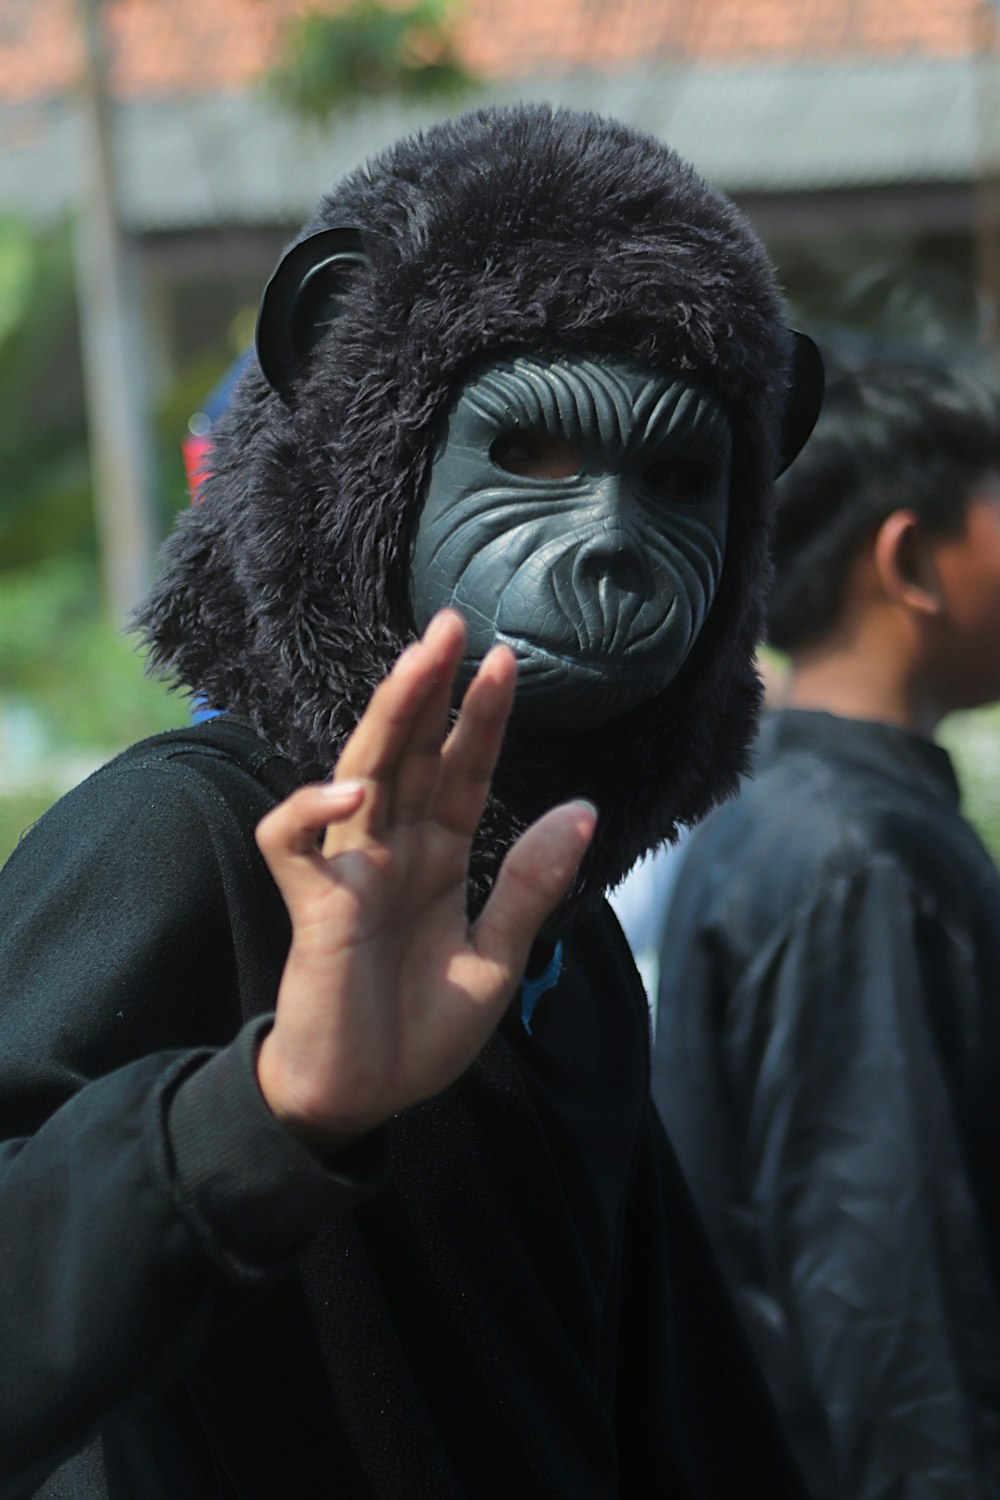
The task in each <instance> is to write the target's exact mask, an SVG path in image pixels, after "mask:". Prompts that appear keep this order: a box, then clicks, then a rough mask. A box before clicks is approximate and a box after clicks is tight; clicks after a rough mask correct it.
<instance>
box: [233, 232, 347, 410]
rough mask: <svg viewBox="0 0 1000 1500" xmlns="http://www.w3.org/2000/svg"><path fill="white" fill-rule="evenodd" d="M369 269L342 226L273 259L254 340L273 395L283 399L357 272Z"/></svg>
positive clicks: (328, 324)
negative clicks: (275, 262) (275, 393)
mask: <svg viewBox="0 0 1000 1500" xmlns="http://www.w3.org/2000/svg"><path fill="white" fill-rule="evenodd" d="M370 268H371V260H370V259H369V257H368V255H367V254H366V252H365V247H364V245H363V243H362V240H361V234H360V232H359V231H358V230H357V229H346V228H345V229H322V230H320V232H319V233H318V234H311V235H310V236H309V238H308V239H307V240H301V241H300V242H299V244H297V245H293V246H292V248H291V250H289V252H288V254H287V255H286V256H285V257H284V259H283V260H281V261H279V263H278V266H277V269H276V270H275V272H274V275H273V276H272V277H271V279H270V281H269V282H268V283H267V286H266V287H265V288H264V296H263V299H262V301H261V304H260V312H259V313H258V314H257V339H256V342H257V359H258V361H259V363H260V367H261V369H262V370H263V372H264V378H265V380H266V381H267V383H268V385H270V386H271V387H272V389H274V390H276V391H277V392H278V393H279V395H282V396H287V394H288V392H289V390H290V388H291V386H292V383H293V381H294V380H295V379H296V377H297V376H299V375H300V374H301V373H302V369H303V367H304V365H305V364H306V362H307V360H308V358H309V355H310V354H311V352H312V350H313V349H314V347H315V346H316V344H317V343H318V342H319V340H320V339H321V338H322V336H323V334H324V333H325V332H326V330H327V328H328V327H329V326H330V324H331V323H333V322H334V321H335V320H336V319H337V318H338V317H339V316H340V313H341V311H342V310H343V302H344V299H345V298H346V297H347V295H348V294H349V292H350V290H351V287H352V286H353V285H354V282H355V281H356V280H357V278H358V276H359V274H360V273H361V272H363V271H366V270H369V269H370Z"/></svg>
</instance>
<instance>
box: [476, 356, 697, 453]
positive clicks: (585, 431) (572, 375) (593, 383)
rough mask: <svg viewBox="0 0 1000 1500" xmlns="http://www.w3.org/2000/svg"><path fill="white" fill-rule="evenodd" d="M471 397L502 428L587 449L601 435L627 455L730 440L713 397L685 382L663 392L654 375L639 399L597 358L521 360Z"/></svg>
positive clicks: (504, 366)
mask: <svg viewBox="0 0 1000 1500" xmlns="http://www.w3.org/2000/svg"><path fill="white" fill-rule="evenodd" d="M463 399H464V400H465V401H466V402H467V403H468V405H469V406H470V407H471V408H472V410H473V411H475V412H476V413H477V414H478V415H479V416H481V417H483V418H485V419H486V420H487V421H491V422H493V423H495V424H496V425H498V426H502V425H506V424H509V423H511V422H513V423H514V425H515V426H517V427H522V426H523V427H525V428H527V429H528V430H530V429H532V428H536V429H537V428H541V429H542V430H545V431H548V432H551V433H553V434H558V435H563V436H565V437H566V438H567V439H568V440H569V441H570V442H572V443H575V444H578V445H581V446H586V444H587V443H588V441H589V440H591V439H592V436H593V432H594V429H595V428H596V429H597V432H598V433H599V435H600V440H601V442H602V444H603V445H604V446H605V448H612V447H614V446H616V445H617V446H618V447H619V448H620V450H621V451H622V452H625V451H629V452H635V451H636V450H637V449H641V448H644V447H646V446H647V445H648V446H650V447H659V446H661V444H662V443H663V442H665V440H666V439H667V438H668V437H670V438H671V439H676V440H680V441H681V442H685V443H686V442H689V441H691V440H701V439H702V437H703V436H704V437H705V438H708V439H709V440H710V441H711V443H712V446H718V445H719V444H720V443H721V442H722V441H723V439H724V436H725V431H726V427H725V422H726V418H725V412H724V411H723V409H722V407H721V406H720V405H719V403H718V401H716V399H715V398H714V397H713V396H712V395H710V394H709V393H708V392H707V391H701V390H698V389H697V388H696V387H693V386H690V385H687V384H686V383H685V382H683V381H681V380H676V381H672V382H670V384H669V385H668V386H667V388H666V390H664V388H663V377H662V376H660V375H651V376H650V377H649V378H648V379H647V380H646V381H645V382H644V384H643V385H642V387H641V388H640V390H639V391H638V393H637V394H636V393H634V391H633V390H632V389H631V388H630V387H629V385H628V384H627V383H626V382H625V380H623V379H622V378H621V376H619V375H618V373H617V372H616V371H614V370H610V369H608V368H607V367H606V366H604V365H600V364H596V363H594V362H593V361H591V360H580V361H579V362H578V363H576V364H574V365H566V364H560V363H558V362H554V363H548V362H543V361H541V360H535V359H531V358H529V357H527V356H523V355H521V356H517V357H516V358H514V359H512V360H510V361H504V362H503V363H500V364H497V365H493V366H491V367H490V368H489V369H487V370H485V371H484V372H483V374H482V375H481V376H480V377H479V378H478V379H477V380H476V381H475V383H474V385H473V386H471V387H470V388H469V389H467V390H466V392H465V395H464V397H463Z"/></svg>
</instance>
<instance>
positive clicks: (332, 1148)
mask: <svg viewBox="0 0 1000 1500" xmlns="http://www.w3.org/2000/svg"><path fill="white" fill-rule="evenodd" d="M257 1086H258V1088H259V1089H260V1092H261V1095H262V1096H263V1099H264V1103H265V1104H266V1105H267V1107H268V1109H269V1110H270V1111H271V1113H272V1115H274V1117H275V1119H276V1120H277V1121H278V1124H279V1125H281V1126H282V1128H283V1129H285V1130H287V1131H288V1133H289V1134H290V1135H292V1136H294V1137H295V1139H296V1140H297V1141H298V1142H299V1143H300V1144H301V1145H303V1146H305V1147H306V1149H307V1150H309V1151H310V1152H312V1154H313V1155H314V1156H317V1157H319V1158H320V1159H321V1160H324V1161H327V1160H329V1159H330V1158H331V1157H334V1156H337V1155H338V1154H339V1153H340V1152H342V1151H347V1150H348V1149H349V1148H350V1147H351V1146H353V1145H354V1143H355V1142H356V1141H358V1140H360V1139H361V1137H362V1136H364V1135H367V1134H368V1132H369V1131H370V1130H371V1129H373V1128H374V1124H373V1123H367V1122H361V1121H357V1120H349V1119H346V1118H338V1117H337V1116H336V1113H335V1112H334V1111H332V1110H331V1109H330V1100H329V1099H328V1098H327V1097H323V1098H321V1099H316V1098H315V1097H314V1089H313V1088H312V1087H311V1086H310V1085H308V1084H306V1083H305V1082H304V1081H303V1080H302V1079H301V1077H299V1076H298V1075H297V1074H296V1072H295V1071H294V1070H293V1069H291V1068H289V1067H288V1065H287V1063H286V1061H285V1059H284V1058H283V1056H282V1053H281V1048H280V1045H279V1043H278V1042H276V1041H275V1035H274V1032H273V1031H271V1032H269V1033H268V1034H267V1036H266V1037H265V1038H264V1041H263V1043H262V1044H261V1047H260V1050H259V1052H258V1053H257Z"/></svg>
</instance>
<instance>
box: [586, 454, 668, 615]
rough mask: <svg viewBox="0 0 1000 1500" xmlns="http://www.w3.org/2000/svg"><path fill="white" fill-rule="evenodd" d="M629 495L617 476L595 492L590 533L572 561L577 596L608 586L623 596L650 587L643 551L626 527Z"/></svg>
mask: <svg viewBox="0 0 1000 1500" xmlns="http://www.w3.org/2000/svg"><path fill="white" fill-rule="evenodd" d="M631 500H632V497H631V493H630V490H629V486H628V483H627V481H626V480H625V479H624V478H622V476H621V475H617V474H616V475H609V476H608V477H607V478H606V479H604V480H603V481H602V483H601V484H600V486H599V487H598V489H597V490H596V492H595V495H594V503H593V506H592V509H591V514H590V517H589V521H590V527H591V529H590V531H589V533H588V535H587V536H586V538H585V540H584V541H582V542H581V543H580V545H579V547H578V548H577V551H576V555H575V557H574V559H573V583H574V586H575V588H576V590H577V592H578V593H580V594H582V593H585V592H587V591H593V590H594V589H598V590H601V589H602V588H607V587H608V586H611V587H612V588H613V589H617V590H620V591H621V592H622V593H623V594H641V595H643V596H644V597H645V596H646V594H647V593H648V591H649V588H650V583H651V580H650V573H649V568H648V567H647V564H646V557H645V551H644V548H643V547H642V545H641V543H640V542H639V540H638V539H637V538H636V536H635V535H634V533H633V531H632V528H631V527H630V526H629V525H628V520H627V517H628V511H629V506H630V504H631Z"/></svg>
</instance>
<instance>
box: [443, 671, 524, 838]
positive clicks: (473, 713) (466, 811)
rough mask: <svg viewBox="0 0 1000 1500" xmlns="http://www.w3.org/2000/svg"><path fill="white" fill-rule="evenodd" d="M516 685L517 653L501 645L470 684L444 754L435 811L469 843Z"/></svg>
mask: <svg viewBox="0 0 1000 1500" xmlns="http://www.w3.org/2000/svg"><path fill="white" fill-rule="evenodd" d="M516 683H517V661H516V658H515V656H514V653H513V652H512V651H511V650H510V649H509V648H508V647H506V646H495V647H494V649H493V650H492V651H491V652H490V653H489V654H488V655H487V656H486V657H484V659H483V662H482V665H481V666H480V668H479V671H478V672H477V674H476V676H475V677H474V678H473V680H472V682H471V683H470V684H469V687H468V689H467V690H466V694H465V697H464V699H463V700H462V709H461V713H460V714H459V716H458V719H457V720H456V722H455V726H454V728H453V729H452V731H451V733H450V734H449V736H448V739H447V741H446V742H445V746H444V749H443V750H442V752H441V764H440V772H439V775H438V780H437V786H436V788H435V791H434V796H433V798H432V799H431V802H430V806H429V812H430V815H431V817H432V818H434V820H435V822H437V823H440V824H441V825H442V826H443V827H445V828H448V829H450V830H451V831H452V832H453V833H458V834H460V835H462V837H464V838H469V839H471V838H472V836H473V834H474V833H475V831H476V828H477V826H478V824H479V819H480V818H481V817H482V812H483V808H484V806H485V805H486V798H487V797H488V795H489V790H490V781H491V779H492V776H493V772H494V770H495V769H496V763H497V758H498V756H499V754H500V748H501V746H502V744H503V737H504V731H505V729H506V727H507V720H508V718H509V717H510V711H511V708H512V706H513V703H514V688H515V686H516Z"/></svg>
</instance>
